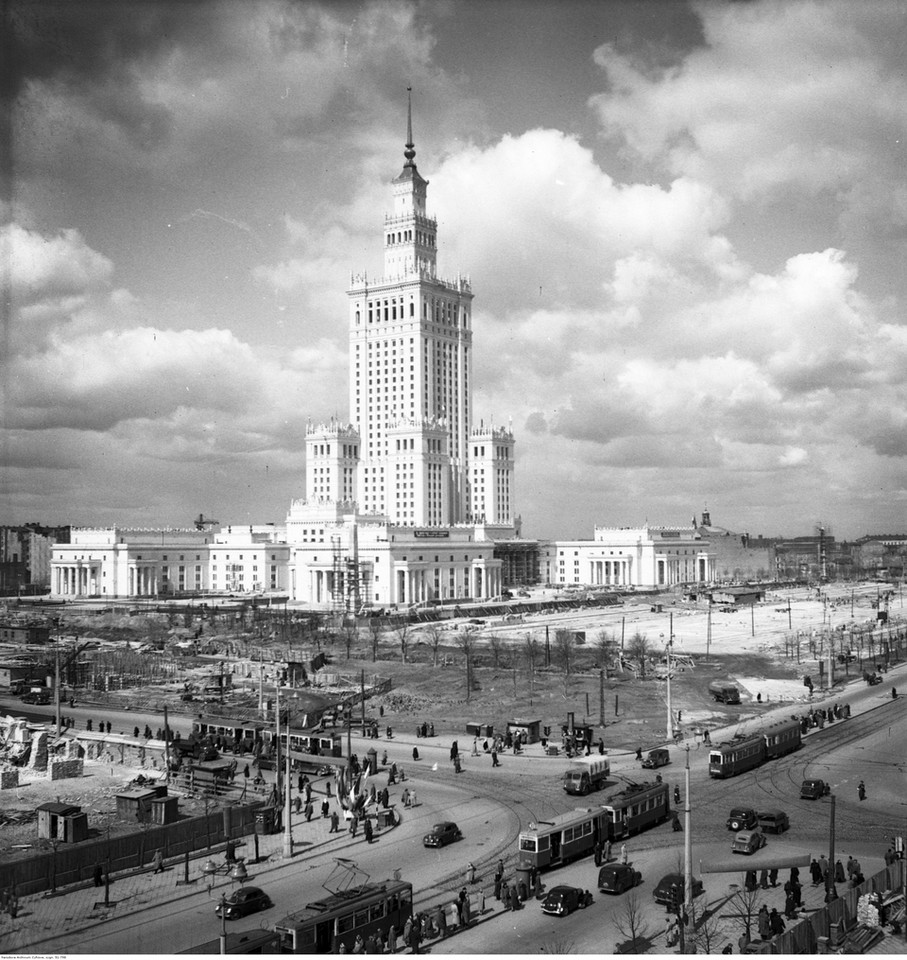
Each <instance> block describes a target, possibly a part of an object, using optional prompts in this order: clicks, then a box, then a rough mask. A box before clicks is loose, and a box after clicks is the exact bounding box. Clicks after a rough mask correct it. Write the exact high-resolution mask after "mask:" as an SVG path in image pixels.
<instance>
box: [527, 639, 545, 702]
mask: <svg viewBox="0 0 907 960" xmlns="http://www.w3.org/2000/svg"><path fill="white" fill-rule="evenodd" d="M541 652H542V648H541V645H540V644H539V642H538V640H536V639H535V637H534V636H533V635H532V634H531V633H527V634H526V635H525V636H524V637H523V659H524V660H525V661H526V673H527V674H528V675H529V702H530V703H531V702H532V683H533V679H534V677H535V668H536V664H537V663H538V662H539V657H540V656H541Z"/></svg>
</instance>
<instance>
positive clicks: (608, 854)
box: [602, 840, 611, 863]
mask: <svg viewBox="0 0 907 960" xmlns="http://www.w3.org/2000/svg"><path fill="white" fill-rule="evenodd" d="M602 854H603V856H604V859H605V863H608V862H609V861H610V860H611V841H610V840H606V841H605V848H604V850H603V851H602Z"/></svg>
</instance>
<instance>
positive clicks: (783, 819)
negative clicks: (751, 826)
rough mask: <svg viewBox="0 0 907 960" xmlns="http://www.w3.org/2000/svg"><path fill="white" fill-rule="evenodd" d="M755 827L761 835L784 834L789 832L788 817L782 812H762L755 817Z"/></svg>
mask: <svg viewBox="0 0 907 960" xmlns="http://www.w3.org/2000/svg"><path fill="white" fill-rule="evenodd" d="M756 820H757V826H758V827H759V829H760V830H761V831H762V832H763V833H784V831H785V830H790V817H788V815H787V814H786V813H785V812H784V811H783V810H763V811H762V812H761V813H758V814H757V815H756Z"/></svg>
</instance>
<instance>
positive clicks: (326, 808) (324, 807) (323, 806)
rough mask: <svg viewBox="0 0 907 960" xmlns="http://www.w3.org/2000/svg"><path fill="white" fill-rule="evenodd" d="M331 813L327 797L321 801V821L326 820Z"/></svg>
mask: <svg viewBox="0 0 907 960" xmlns="http://www.w3.org/2000/svg"><path fill="white" fill-rule="evenodd" d="M330 812H331V805H330V804H329V803H328V798H327V797H325V798H324V800H322V801H321V819H322V820H326V819H327V817H328V814H329V813H330Z"/></svg>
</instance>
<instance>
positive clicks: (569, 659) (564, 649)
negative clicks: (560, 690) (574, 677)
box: [554, 630, 576, 697]
mask: <svg viewBox="0 0 907 960" xmlns="http://www.w3.org/2000/svg"><path fill="white" fill-rule="evenodd" d="M575 644H576V640H575V639H574V637H573V633H572V632H571V631H570V630H558V631H557V633H555V635H554V662H555V663H556V664H557V665H558V666H559V667H560V668H561V670H563V672H564V696H565V697H566V696H568V693H569V687H570V674H571V671H572V670H573V654H574V648H575Z"/></svg>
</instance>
